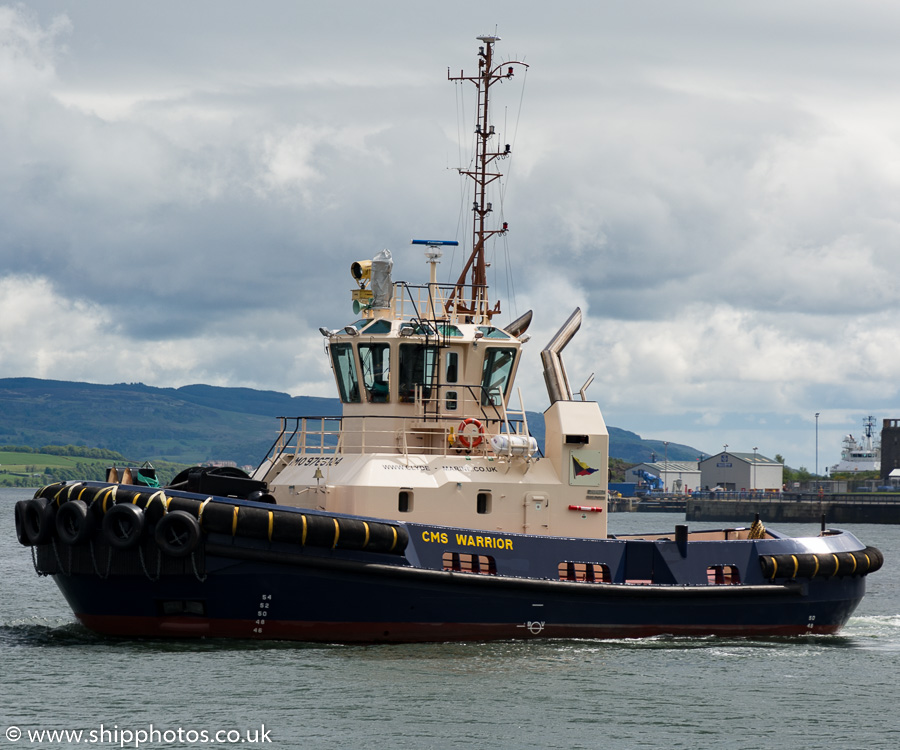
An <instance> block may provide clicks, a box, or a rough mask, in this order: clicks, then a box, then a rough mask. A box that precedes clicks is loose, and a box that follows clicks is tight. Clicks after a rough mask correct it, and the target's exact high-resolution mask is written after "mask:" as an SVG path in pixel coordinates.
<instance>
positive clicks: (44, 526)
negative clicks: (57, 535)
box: [22, 497, 56, 546]
mask: <svg viewBox="0 0 900 750" xmlns="http://www.w3.org/2000/svg"><path fill="white" fill-rule="evenodd" d="M55 515H56V507H55V506H54V505H53V503H51V502H50V500H48V499H47V498H46V497H33V498H32V499H31V500H28V501H27V502H26V503H25V512H24V514H23V519H22V520H23V522H24V527H25V534H26V535H27V536H28V543H29V544H31V545H32V546H33V545H36V544H46V543H47V542H49V541H50V540H51V539H52V538H53V532H54V531H55V530H56V523H55V518H54V516H55Z"/></svg>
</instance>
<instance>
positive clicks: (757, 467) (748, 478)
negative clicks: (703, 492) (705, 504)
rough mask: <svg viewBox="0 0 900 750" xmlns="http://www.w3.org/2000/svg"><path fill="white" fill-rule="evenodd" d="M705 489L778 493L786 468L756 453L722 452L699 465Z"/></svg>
mask: <svg viewBox="0 0 900 750" xmlns="http://www.w3.org/2000/svg"><path fill="white" fill-rule="evenodd" d="M700 474H701V481H702V484H703V489H713V488H714V487H721V488H722V489H725V490H732V491H738V492H740V491H744V490H746V491H750V490H762V491H777V490H781V488H782V485H783V484H784V465H783V464H780V463H778V462H777V461H775V460H774V459H771V458H767V457H766V456H763V455H761V454H759V453H757V452H756V451H754V452H753V453H735V452H734V451H727V450H726V451H723V452H722V453H717V454H716V455H714V456H710V457H709V458H706V459H703V460H702V461H700Z"/></svg>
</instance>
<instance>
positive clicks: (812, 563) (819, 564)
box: [759, 547, 884, 580]
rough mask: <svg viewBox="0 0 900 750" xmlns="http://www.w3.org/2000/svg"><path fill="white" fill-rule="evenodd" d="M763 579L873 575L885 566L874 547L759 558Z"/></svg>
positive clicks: (882, 557)
mask: <svg viewBox="0 0 900 750" xmlns="http://www.w3.org/2000/svg"><path fill="white" fill-rule="evenodd" d="M759 564H760V568H761V569H762V574H763V577H764V578H768V579H770V580H771V579H775V578H787V579H795V578H835V577H846V576H861V575H868V574H869V573H874V572H875V571H876V570H879V569H880V568H881V566H882V565H883V564H884V555H882V554H881V551H880V550H879V549H877V548H876V547H866V548H865V549H863V550H855V551H853V552H821V553H818V554H813V553H798V554H780V555H760V556H759Z"/></svg>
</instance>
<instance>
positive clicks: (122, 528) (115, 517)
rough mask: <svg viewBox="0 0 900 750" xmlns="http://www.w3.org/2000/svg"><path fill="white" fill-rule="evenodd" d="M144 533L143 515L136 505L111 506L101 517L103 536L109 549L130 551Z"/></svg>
mask: <svg viewBox="0 0 900 750" xmlns="http://www.w3.org/2000/svg"><path fill="white" fill-rule="evenodd" d="M143 531H144V513H143V511H142V510H141V509H140V508H138V507H137V506H136V505H132V504H131V503H121V504H119V505H113V507H112V508H110V509H109V510H108V511H106V515H104V516H103V536H104V537H105V538H106V541H107V542H108V543H109V546H110V547H115V548H116V549H130V548H131V547H134V546H135V545H136V544H137V543H138V541H140V538H141V534H142V533H143Z"/></svg>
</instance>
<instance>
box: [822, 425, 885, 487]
mask: <svg viewBox="0 0 900 750" xmlns="http://www.w3.org/2000/svg"><path fill="white" fill-rule="evenodd" d="M862 471H874V472H880V471H881V443H880V440H879V439H878V438H877V437H876V436H875V417H873V416H868V417H866V418H865V419H864V420H863V437H862V440H861V441H859V440H857V439H856V438H854V437H853V435H847V436H845V437H844V445H843V448H842V450H841V460H840V461H839V462H838V463H836V464H835V465H834V466H832V467H831V474H832V475H834V474H837V473H846V472H850V473H859V472H862Z"/></svg>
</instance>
